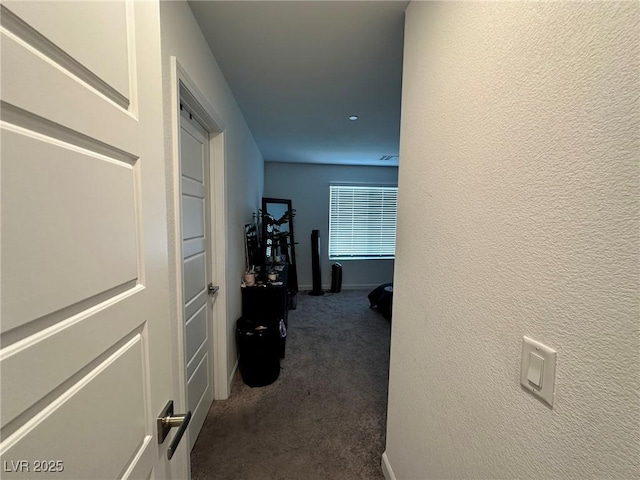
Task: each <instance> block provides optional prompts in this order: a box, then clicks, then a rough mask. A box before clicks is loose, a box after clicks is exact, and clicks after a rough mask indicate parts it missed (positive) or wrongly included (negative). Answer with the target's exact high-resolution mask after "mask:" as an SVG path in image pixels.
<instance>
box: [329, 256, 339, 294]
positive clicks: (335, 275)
mask: <svg viewBox="0 0 640 480" xmlns="http://www.w3.org/2000/svg"><path fill="white" fill-rule="evenodd" d="M340 290H342V264H340V263H334V264H333V265H331V292H332V293H339V292H340Z"/></svg>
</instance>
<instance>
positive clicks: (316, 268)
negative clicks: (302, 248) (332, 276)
mask: <svg viewBox="0 0 640 480" xmlns="http://www.w3.org/2000/svg"><path fill="white" fill-rule="evenodd" d="M311 279H312V282H313V290H311V291H310V292H309V295H313V296H315V297H319V296H321V295H324V292H323V291H322V275H321V273H320V230H313V231H312V232H311Z"/></svg>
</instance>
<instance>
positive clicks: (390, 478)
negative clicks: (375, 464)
mask: <svg viewBox="0 0 640 480" xmlns="http://www.w3.org/2000/svg"><path fill="white" fill-rule="evenodd" d="M381 466H382V474H383V475H384V478H386V480H396V476H395V475H394V474H393V469H392V468H391V464H390V463H389V457H387V452H384V453H383V454H382V463H381Z"/></svg>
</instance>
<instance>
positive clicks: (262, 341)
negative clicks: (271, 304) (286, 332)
mask: <svg viewBox="0 0 640 480" xmlns="http://www.w3.org/2000/svg"><path fill="white" fill-rule="evenodd" d="M236 339H237V343H238V354H239V356H240V358H239V360H238V362H239V368H240V374H241V375H242V380H243V381H244V383H246V384H247V385H249V386H250V387H264V386H265V385H270V384H272V383H273V382H275V381H276V380H277V379H278V376H279V375H280V329H279V325H278V324H277V323H269V322H260V321H256V320H250V319H245V318H243V317H240V318H239V319H238V325H237V328H236Z"/></svg>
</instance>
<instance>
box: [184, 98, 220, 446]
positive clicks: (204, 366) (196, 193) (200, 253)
mask: <svg viewBox="0 0 640 480" xmlns="http://www.w3.org/2000/svg"><path fill="white" fill-rule="evenodd" d="M208 138H209V135H208V133H207V131H206V130H205V129H204V128H202V126H200V124H198V123H197V122H196V121H195V120H193V119H192V118H191V115H190V114H189V113H187V111H186V110H182V111H181V113H180V205H181V208H180V215H181V219H182V298H183V300H184V319H185V335H184V338H185V344H186V345H185V357H186V358H185V361H186V369H187V374H186V378H187V405H188V406H189V410H191V411H192V412H193V419H192V420H191V425H190V426H189V441H190V445H189V447H190V448H193V446H194V444H195V442H196V439H197V438H198V434H199V433H200V430H201V429H202V425H203V424H204V421H205V418H206V417H207V412H208V411H209V407H211V403H212V402H213V381H212V380H213V341H212V336H211V330H212V322H211V318H212V315H213V307H212V305H213V299H214V296H210V295H209V293H208V291H207V287H208V285H209V282H210V279H211V278H212V275H211V265H212V263H211V248H210V244H211V231H210V228H211V227H210V226H211V215H210V212H209V210H210V209H209V208H208V205H209V139H208Z"/></svg>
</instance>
